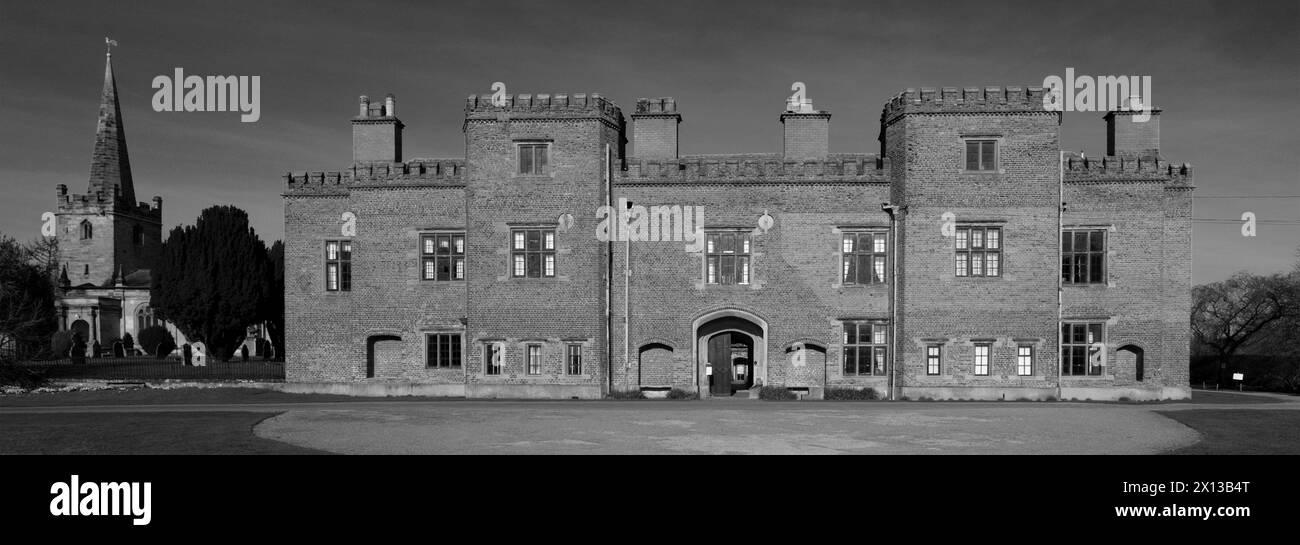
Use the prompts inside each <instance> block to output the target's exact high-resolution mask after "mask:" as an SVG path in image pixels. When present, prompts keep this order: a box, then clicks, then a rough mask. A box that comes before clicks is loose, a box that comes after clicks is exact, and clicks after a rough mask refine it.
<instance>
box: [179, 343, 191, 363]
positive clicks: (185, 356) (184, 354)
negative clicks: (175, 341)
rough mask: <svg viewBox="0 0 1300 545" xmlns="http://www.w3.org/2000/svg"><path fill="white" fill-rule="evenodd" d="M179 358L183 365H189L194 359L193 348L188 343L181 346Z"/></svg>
mask: <svg viewBox="0 0 1300 545" xmlns="http://www.w3.org/2000/svg"><path fill="white" fill-rule="evenodd" d="M181 360H182V361H184V362H185V365H189V364H190V363H191V362H192V361H194V349H193V348H191V347H190V343H185V344H184V345H182V346H181Z"/></svg>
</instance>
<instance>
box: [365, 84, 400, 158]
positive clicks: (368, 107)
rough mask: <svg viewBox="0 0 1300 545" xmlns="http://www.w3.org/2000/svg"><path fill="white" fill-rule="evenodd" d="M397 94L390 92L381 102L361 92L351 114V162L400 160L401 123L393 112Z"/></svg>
mask: <svg viewBox="0 0 1300 545" xmlns="http://www.w3.org/2000/svg"><path fill="white" fill-rule="evenodd" d="M396 102H397V98H396V97H394V96H393V95H392V94H391V93H390V94H389V95H387V96H385V97H384V102H383V104H382V105H379V104H375V105H372V104H371V103H370V97H367V96H365V95H362V96H361V105H360V111H359V112H358V114H359V115H358V116H357V117H354V118H352V162H354V163H400V162H401V161H402V129H403V128H404V125H402V122H401V120H399V119H397V117H396V116H394V115H393V111H394V106H395V104H396Z"/></svg>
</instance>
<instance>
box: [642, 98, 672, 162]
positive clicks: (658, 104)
mask: <svg viewBox="0 0 1300 545" xmlns="http://www.w3.org/2000/svg"><path fill="white" fill-rule="evenodd" d="M681 122H682V116H681V114H679V113H677V101H676V100H673V97H660V98H640V99H637V101H636V113H633V114H632V144H633V145H634V146H635V149H634V150H633V151H635V153H634V154H633V155H634V156H635V157H636V158H638V159H676V158H677V157H678V155H677V151H678V149H677V125H678V124H680V123H681Z"/></svg>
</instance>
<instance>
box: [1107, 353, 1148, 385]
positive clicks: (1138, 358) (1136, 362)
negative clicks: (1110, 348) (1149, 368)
mask: <svg viewBox="0 0 1300 545" xmlns="http://www.w3.org/2000/svg"><path fill="white" fill-rule="evenodd" d="M1142 352H1143V351H1142V347H1140V346H1135V345H1131V344H1126V345H1124V346H1121V347H1119V349H1117V350H1116V351H1115V356H1116V357H1117V359H1118V360H1119V361H1118V362H1117V363H1118V364H1119V367H1120V368H1121V369H1122V368H1124V367H1127V366H1129V365H1132V366H1133V377H1134V378H1135V379H1136V380H1137V381H1138V382H1142V380H1143V379H1144V378H1146V376H1145V375H1146V364H1145V362H1143V361H1142Z"/></svg>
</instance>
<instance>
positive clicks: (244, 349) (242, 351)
mask: <svg viewBox="0 0 1300 545" xmlns="http://www.w3.org/2000/svg"><path fill="white" fill-rule="evenodd" d="M239 359H240V360H241V361H243V362H244V363H248V345H247V344H245V345H244V346H241V347H239Z"/></svg>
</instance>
